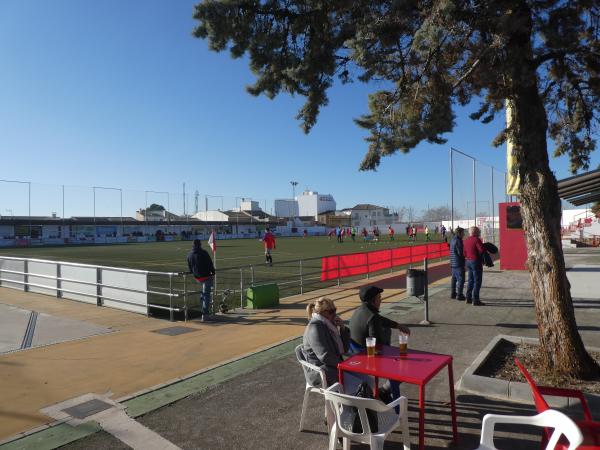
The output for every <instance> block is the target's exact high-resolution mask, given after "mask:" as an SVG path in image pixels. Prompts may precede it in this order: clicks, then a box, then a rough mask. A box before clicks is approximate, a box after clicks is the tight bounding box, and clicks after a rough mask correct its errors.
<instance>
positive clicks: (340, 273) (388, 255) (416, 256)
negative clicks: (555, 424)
mask: <svg viewBox="0 0 600 450" xmlns="http://www.w3.org/2000/svg"><path fill="white" fill-rule="evenodd" d="M449 254H450V251H449V248H448V244H447V243H445V242H442V243H432V244H423V245H411V246H406V247H398V248H388V249H384V250H375V251H372V252H364V253H350V254H347V255H333V256H326V257H324V258H322V259H321V281H326V280H335V279H337V278H346V277H352V276H356V275H363V274H366V273H372V272H377V271H379V270H385V269H389V268H391V267H397V266H404V265H408V264H411V263H413V264H414V263H417V262H422V261H423V260H424V259H425V258H427V259H436V258H443V257H445V256H448V255H449Z"/></svg>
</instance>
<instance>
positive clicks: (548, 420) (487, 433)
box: [477, 409, 583, 450]
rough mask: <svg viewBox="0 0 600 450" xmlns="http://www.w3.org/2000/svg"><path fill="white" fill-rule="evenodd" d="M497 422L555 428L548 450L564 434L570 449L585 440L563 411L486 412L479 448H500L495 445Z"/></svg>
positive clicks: (488, 449)
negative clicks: (515, 413)
mask: <svg viewBox="0 0 600 450" xmlns="http://www.w3.org/2000/svg"><path fill="white" fill-rule="evenodd" d="M497 423H511V424H519V425H534V426H538V427H545V428H553V429H554V432H553V433H552V436H550V439H549V440H548V445H547V446H546V450H552V449H554V447H556V444H557V443H558V440H559V439H560V437H561V436H562V435H564V436H565V437H566V438H567V440H568V441H569V450H574V449H576V448H577V447H579V445H580V444H581V443H582V442H583V435H582V434H581V431H579V428H578V427H577V425H576V424H575V422H573V421H572V420H571V419H569V418H568V417H567V416H565V415H564V414H563V413H561V412H558V411H555V410H553V409H548V410H546V411H544V412H543V413H541V414H538V415H537V416H503V415H502V416H501V415H497V414H486V415H485V416H484V418H483V424H482V426H481V440H480V445H479V447H478V448H477V450H498V449H497V448H496V447H494V427H495V426H496V424H497Z"/></svg>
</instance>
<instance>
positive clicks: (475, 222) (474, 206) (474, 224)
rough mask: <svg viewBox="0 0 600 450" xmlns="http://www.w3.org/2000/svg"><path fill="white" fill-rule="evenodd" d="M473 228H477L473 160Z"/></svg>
mask: <svg viewBox="0 0 600 450" xmlns="http://www.w3.org/2000/svg"><path fill="white" fill-rule="evenodd" d="M473 218H474V222H473V226H474V227H476V226H477V187H476V181H475V159H473Z"/></svg>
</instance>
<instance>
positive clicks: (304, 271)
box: [0, 234, 440, 308]
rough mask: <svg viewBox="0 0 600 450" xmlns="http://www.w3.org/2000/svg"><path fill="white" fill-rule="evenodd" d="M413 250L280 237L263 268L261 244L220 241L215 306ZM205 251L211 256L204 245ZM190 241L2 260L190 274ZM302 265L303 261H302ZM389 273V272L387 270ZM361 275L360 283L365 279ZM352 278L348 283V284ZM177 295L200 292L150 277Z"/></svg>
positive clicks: (290, 291)
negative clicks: (383, 253) (351, 263)
mask: <svg viewBox="0 0 600 450" xmlns="http://www.w3.org/2000/svg"><path fill="white" fill-rule="evenodd" d="M419 238H420V240H418V241H417V242H416V243H415V245H421V244H424V243H425V242H424V236H422V235H421V236H419ZM431 242H440V239H439V236H436V235H433V236H432V241H431ZM406 245H411V243H410V242H409V241H408V238H407V236H406V235H398V234H397V235H396V239H395V240H394V241H390V239H389V237H388V236H387V235H385V236H382V237H381V238H380V240H379V242H372V241H367V242H365V241H363V239H362V237H358V236H357V237H356V241H355V242H353V241H352V240H351V239H345V241H344V242H343V243H338V242H337V241H336V239H335V238H331V239H329V238H328V237H326V236H315V237H307V238H302V237H288V238H278V239H277V248H276V249H275V250H273V266H272V267H271V266H268V265H266V264H265V258H264V247H263V243H262V242H261V241H260V240H259V239H231V240H227V239H223V240H218V241H217V254H216V258H214V259H216V266H217V296H216V298H215V302H216V303H218V302H220V301H221V300H222V298H223V297H222V292H223V291H224V290H225V289H230V290H232V291H233V292H231V294H230V295H229V296H228V297H227V299H226V303H227V304H228V305H229V306H230V308H234V307H236V306H239V305H240V303H241V302H244V297H245V294H244V291H245V289H246V288H248V287H249V286H251V285H256V284H264V283H271V282H277V283H278V285H279V290H280V296H281V297H286V296H289V295H294V294H298V293H300V292H301V291H302V292H307V291H311V290H314V289H321V288H324V287H327V286H332V285H334V284H336V283H337V280H332V281H327V282H322V281H321V280H320V275H321V259H320V258H321V257H323V256H328V255H336V254H346V253H357V252H367V251H375V250H381V249H386V248H393V247H400V246H406ZM203 246H204V247H205V248H206V249H207V250H209V251H210V249H209V248H208V246H207V244H206V242H204V243H203ZM191 247H192V242H191V241H174V242H153V243H139V244H137V243H136V244H111V245H85V246H80V245H73V246H57V247H31V248H12V249H0V256H17V257H24V258H38V259H49V260H54V261H65V262H77V263H85V264H92V265H101V266H111V267H125V268H130V269H141V270H148V271H156V272H186V271H187V270H188V268H187V263H186V257H187V254H188V253H189V251H190V250H191ZM299 260H302V262H300V261H299ZM386 270H389V269H386ZM363 277H364V275H360V276H358V277H354V279H356V278H363ZM349 280H350V279H345V281H349ZM171 289H172V290H173V292H175V293H181V292H190V291H194V290H197V289H198V284H196V282H195V281H194V280H193V278H191V277H189V276H187V277H185V280H184V277H182V276H177V277H172V279H171V280H169V278H168V277H165V276H162V275H157V274H150V275H149V276H148V290H149V291H155V292H170V291H171ZM148 301H149V303H150V304H160V305H168V304H169V301H168V297H166V296H164V295H157V294H152V293H151V294H149V296H148ZM187 301H188V303H189V302H193V303H198V294H197V293H192V294H189V295H188V296H187ZM183 302H184V299H183V298H182V297H179V298H174V300H173V305H174V306H181V305H182V304H183Z"/></svg>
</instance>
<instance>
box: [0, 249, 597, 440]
mask: <svg viewBox="0 0 600 450" xmlns="http://www.w3.org/2000/svg"><path fill="white" fill-rule="evenodd" d="M599 257H600V254H598V253H592V254H590V255H584V256H583V257H582V256H581V255H575V256H573V257H569V258H568V264H569V266H570V267H572V268H575V269H576V270H574V271H572V273H571V274H570V275H569V276H570V277H573V275H575V278H571V279H572V282H573V283H575V284H576V285H581V284H582V283H584V285H585V286H588V287H587V288H585V289H584V290H583V291H582V292H581V294H582V295H580V296H579V297H578V298H576V301H575V311H576V315H577V320H578V325H579V329H580V333H581V335H582V337H583V339H584V342H585V343H586V345H591V346H600V333H598V331H600V327H599V326H598V324H599V323H600V301H599V300H598V298H597V297H594V296H593V294H594V293H597V292H600V289H594V286H596V285H597V284H598V281H596V278H597V274H596V273H595V272H594V271H590V270H589V267H588V266H589V265H591V266H592V268H597V267H599V266H600V258H599ZM582 266H584V267H583V268H584V269H586V270H577V269H581V268H582ZM581 274H584V275H583V279H577V277H579V276H580V275H581ZM585 274H587V275H588V276H587V277H586V276H585ZM381 283H382V282H381V281H378V284H381ZM387 283H388V285H389V286H391V287H396V288H397V290H396V291H392V290H390V291H386V294H387V295H389V296H388V297H387V301H388V304H387V305H386V307H385V309H386V312H387V313H388V315H390V316H391V317H393V318H395V319H397V320H399V321H402V322H404V323H408V324H413V325H411V328H412V338H411V346H415V347H417V348H419V349H423V350H429V351H436V352H440V353H449V354H452V355H453V356H454V372H455V378H456V379H458V378H459V377H460V375H461V374H462V373H463V371H464V370H465V369H466V368H467V367H468V366H469V365H470V363H471V362H472V361H473V359H474V358H475V356H476V355H477V354H478V353H479V352H480V351H481V350H482V349H483V348H484V347H485V346H486V345H487V343H488V342H489V341H490V340H491V339H492V338H493V337H494V336H496V335H497V334H512V335H520V336H532V337H535V336H536V334H537V330H536V326H535V311H534V308H533V302H532V300H531V294H530V287H529V274H528V273H521V272H500V271H498V270H491V271H486V274H485V275H484V288H483V289H482V300H483V301H484V302H486V306H484V307H473V306H469V305H465V304H464V303H462V302H457V301H453V300H449V299H448V296H447V291H446V288H445V287H444V288H441V287H437V288H436V287H435V286H434V287H432V289H431V292H432V299H431V320H432V321H433V322H434V325H433V326H431V327H421V326H419V325H418V322H419V321H420V320H421V319H422V307H421V305H419V304H418V303H417V302H414V301H412V300H411V299H404V300H402V301H400V302H399V303H390V302H391V301H393V300H399V299H400V298H401V297H402V290H401V288H398V286H400V285H401V284H402V281H401V280H392V281H388V282H387ZM0 291H1V290H0ZM584 294H585V295H584ZM0 295H1V294H0ZM588 295H589V296H588ZM331 296H334V297H335V298H336V299H337V300H336V302H337V304H338V309H339V310H341V311H344V312H345V314H346V317H347V316H348V314H349V313H350V311H351V308H352V307H353V305H354V306H355V305H356V303H357V298H356V287H352V288H346V289H343V290H332V291H331ZM306 301H308V299H303V300H302V301H301V300H296V299H290V301H289V303H288V302H286V303H285V305H284V306H283V307H282V308H280V309H279V311H280V312H279V313H277V314H276V313H275V311H263V312H260V313H258V314H249V315H248V316H243V317H240V318H237V319H236V323H217V324H211V325H203V324H195V323H192V324H189V323H188V324H186V325H185V326H189V327H192V328H197V331H194V332H192V333H188V334H183V335H180V336H175V337H170V336H160V339H158V338H149V337H148V336H149V335H153V333H150V332H149V331H150V330H151V329H155V328H159V327H160V328H164V327H168V326H170V325H171V324H170V323H168V322H164V321H155V320H153V319H146V318H144V317H139V316H134V315H131V320H132V323H128V322H127V321H124V322H123V323H122V325H121V327H120V329H121V330H122V331H120V332H119V333H112V334H111V335H109V336H102V337H95V338H90V339H86V340H84V341H81V342H86V341H89V342H92V341H95V340H107V338H109V337H112V336H113V335H117V334H125V333H130V334H129V335H128V336H129V338H130V340H131V341H130V342H129V345H132V346H135V348H136V350H138V351H140V350H141V346H139V345H138V343H136V342H134V341H133V339H134V338H135V339H152V341H151V344H150V345H148V346H146V353H147V354H146V355H145V357H143V358H139V356H135V355H137V353H136V352H133V354H132V356H133V357H135V359H134V362H135V364H134V366H135V367H136V369H135V370H136V371H138V372H136V373H143V372H144V370H154V371H158V372H160V373H161V374H162V375H164V374H165V373H170V372H171V371H172V370H174V369H173V368H172V367H165V365H164V357H163V359H162V361H163V362H162V364H161V363H157V362H156V361H157V360H156V359H155V358H154V356H153V355H154V354H155V353H156V350H157V349H159V348H160V349H165V348H170V349H171V351H172V352H173V354H174V355H173V356H174V360H176V361H177V362H178V363H179V364H181V365H182V366H184V367H183V369H182V371H183V372H185V371H186V370H187V373H190V370H189V369H188V368H187V367H188V366H187V361H185V356H187V357H188V358H192V359H193V360H194V361H193V362H194V363H195V367H196V370H198V369H197V368H198V367H199V366H201V367H206V366H208V365H211V364H214V363H211V361H223V360H224V359H225V356H226V355H223V354H221V355H220V357H218V356H217V355H214V354H213V351H212V350H211V349H210V348H206V347H209V346H210V345H217V346H220V347H219V348H221V349H227V350H228V351H231V349H232V348H233V349H235V348H237V347H244V348H246V347H245V346H246V344H247V342H246V341H251V342H252V343H253V344H254V346H255V347H256V346H258V345H259V343H260V342H261V336H259V335H260V334H261V333H262V334H269V336H270V337H273V336H275V338H281V337H282V336H283V335H284V333H283V332H282V330H281V328H284V329H289V330H290V333H289V334H288V336H291V335H296V336H298V335H300V334H301V332H302V330H303V328H304V325H305V323H306V322H305V319H304V318H303V307H304V303H303V302H306ZM86 306H87V305H86ZM92 310H93V311H95V312H96V313H99V312H103V313H104V311H109V310H103V309H101V308H96V309H92ZM127 317H130V316H129V315H128V316H127ZM138 321H139V322H141V323H137V322H138ZM134 322H135V323H134ZM147 322H150V323H152V324H157V326H156V327H155V328H154V327H153V326H150V325H147ZM177 325H182V324H181V323H178V324H177ZM230 328H236V329H238V330H240V331H239V332H238V333H240V335H241V336H243V337H244V340H241V341H240V340H239V338H238V340H237V341H236V340H234V337H233V336H230V335H229V333H233V332H231V331H230ZM217 329H218V331H219V333H218V334H217V333H216V331H217ZM202 332H204V333H205V334H204V338H203V339H202V340H194V342H193V343H190V342H188V339H192V336H195V337H194V339H199V337H200V333H202ZM137 333H139V334H137ZM154 334H155V333H154ZM215 336H216V337H218V339H215V340H214V341H213V340H212V339H214V338H215ZM161 339H162V340H161ZM223 339H224V342H225V343H226V344H225V345H221V343H220V341H221V340H223ZM280 340H283V339H280ZM273 341H274V339H271V340H270V342H273ZM120 342H121V344H122V345H128V344H127V340H125V341H120ZM124 342H125V343H124ZM165 342H166V344H165ZM173 342H176V344H177V345H172V344H171V343H173ZM297 342H298V341H297V340H296V341H290V342H288V343H287V344H285V345H281V346H278V347H274V348H272V349H270V350H267V351H264V352H260V353H256V354H254V355H253V356H250V357H247V358H244V359H241V360H238V361H235V362H233V363H231V364H226V365H223V366H220V367H218V368H216V369H214V370H208V371H205V372H202V373H200V374H198V375H197V376H194V377H192V378H190V379H187V380H185V381H183V382H181V383H177V384H174V385H171V386H167V387H164V388H162V389H156V390H154V391H151V392H148V393H147V394H144V395H140V396H139V397H136V398H133V399H130V400H125V401H123V404H124V406H125V407H126V408H127V413H128V415H129V416H130V417H132V418H136V420H137V421H138V422H140V423H141V424H142V425H144V426H145V427H147V428H149V429H151V430H153V431H154V432H156V433H158V434H159V435H160V436H162V437H163V438H165V439H167V440H168V441H170V442H172V443H173V444H174V445H176V446H178V447H180V448H186V449H187V448H190V449H191V448H198V449H206V448H223V449H253V448H265V449H279V448H286V449H305V448H326V447H327V436H326V434H325V427H324V425H323V423H322V400H321V399H319V398H315V399H314V400H313V401H312V402H311V407H310V410H309V414H308V418H309V420H308V424H307V425H308V430H309V431H307V432H303V433H299V432H298V431H297V427H298V421H299V415H300V407H301V403H302V394H303V385H304V381H303V377H302V374H301V371H300V369H299V367H298V365H297V362H296V361H295V360H294V357H293V356H292V349H293V346H294V345H296V343H297ZM65 345H71V343H65V344H59V345H57V346H51V347H47V348H45V350H48V349H51V348H53V347H61V346H65ZM169 345H170V347H169ZM236 346H237V347H236ZM95 348H96V349H97V347H95ZM111 348H112V349H113V350H114V349H115V346H111ZM150 348H152V350H153V351H152V352H149V351H148V349H150ZM182 349H183V350H182ZM79 351H80V353H81V351H82V350H81V349H79ZM32 352H36V349H33V350H28V351H25V352H20V353H21V354H25V353H32ZM249 352H250V350H246V353H249ZM121 353H125V354H126V355H127V354H129V351H128V350H127V349H119V350H118V352H117V353H116V356H113V358H112V359H117V360H119V359H120V358H121V357H122V356H121ZM242 353H243V351H242V352H240V353H239V354H242ZM180 355H183V356H180ZM9 356H14V355H9ZM91 356H92V355H90V356H89V358H91ZM169 357H171V355H170V354H169ZM4 358H5V357H2V358H0V364H1V363H2V360H3V359H4ZM103 358H104V359H105V361H108V360H109V359H111V358H108V356H106V357H103ZM211 358H212V359H211ZM30 359H31V358H30ZM87 359H88V358H84V359H83V361H84V362H83V364H84V365H85V366H86V367H87V365H88V364H92V366H94V367H96V366H95V365H94V364H93V363H91V362H88V360H87ZM146 360H151V361H153V362H154V367H153V368H151V367H149V366H147V365H146V364H145V361H146ZM68 364H70V363H68ZM138 366H139V367H138ZM193 366H194V364H192V367H193ZM122 370H130V369H129V366H128V365H125V364H124V363H123V369H122ZM175 372H177V371H175ZM113 375H114V378H113V384H114V386H121V385H122V384H123V383H125V381H127V380H124V379H122V377H121V376H119V374H113ZM444 375H445V374H442V375H440V376H437V377H435V378H434V379H433V380H432V382H431V383H430V384H429V385H428V388H427V416H426V421H427V422H426V423H427V425H426V444H427V448H431V449H437V448H447V447H448V446H449V444H450V436H451V430H450V420H449V407H448V388H447V378H446V377H445V376H444ZM152 376H153V374H148V375H147V377H148V379H150V378H152ZM75 379H76V380H78V381H79V382H83V380H82V379H80V378H77V377H75ZM144 379H145V380H146V381H148V379H146V378H144ZM103 382H105V381H103ZM0 389H2V387H0ZM36 392H38V394H39V392H40V391H39V390H38V391H36ZM88 392H102V391H98V390H96V391H92V390H88ZM6 393H7V394H8V393H9V392H8V391H7V392H6ZM402 393H403V395H406V396H408V398H409V402H410V423H411V434H412V440H413V444H415V443H416V442H417V441H416V439H417V435H416V431H417V407H416V406H417V403H416V399H417V398H418V397H417V391H416V389H415V388H414V387H412V386H409V385H406V384H403V385H402ZM0 395H5V392H4V391H0ZM119 395H123V394H117V393H116V392H115V393H114V395H113V398H115V399H118V398H119ZM71 396H74V395H71ZM64 398H68V397H63V398H62V399H60V400H63V399H64ZM177 400H178V401H177ZM457 400H458V412H459V432H460V437H461V442H460V445H459V448H460V449H465V450H466V449H472V448H475V447H477V443H478V438H479V430H480V427H481V418H482V416H483V415H484V414H486V413H489V412H496V413H504V414H532V413H533V409H532V407H531V406H528V405H519V404H514V403H509V402H505V401H497V400H494V399H489V398H484V397H481V396H476V395H470V394H466V393H458V397H457ZM173 402H175V403H173ZM50 403H51V402H48V403H47V404H50ZM161 405H169V406H168V407H164V408H160V406H161ZM31 409H33V408H31ZM31 409H30V410H31ZM598 410H600V409H598ZM598 410H597V411H598ZM597 419H598V417H597ZM98 430H99V427H98V426H95V427H94V426H93V425H90V426H88V427H87V428H86V427H83V426H80V427H77V428H72V427H68V426H67V425H64V426H61V425H59V426H57V427H54V428H52V429H49V430H46V431H44V432H42V433H38V434H35V435H32V436H31V437H30V438H27V439H23V440H21V441H17V442H14V443H13V444H8V445H6V446H3V447H2V450H5V449H6V450H9V449H16V448H54V447H56V446H60V445H61V444H65V443H66V442H69V441H71V440H74V439H77V437H81V436H86V435H89V434H90V433H92V432H94V431H98ZM499 435H500V439H499V440H498V441H497V443H498V445H499V446H500V447H501V448H511V449H519V450H520V449H525V448H538V442H539V441H538V436H537V435H535V434H532V433H531V430H519V431H517V432H514V431H513V432H511V433H509V432H507V431H506V429H501V430H500V433H499ZM399 438H400V435H398V434H393V435H392V436H391V438H390V441H389V442H388V443H387V444H386V448H401V446H400V443H399V441H400V439H399ZM66 448H70V449H86V450H87V449H105V448H111V449H112V448H115V449H120V448H127V447H126V446H124V445H123V444H122V443H121V442H120V441H118V440H116V439H115V438H113V437H111V436H110V435H109V434H107V433H104V432H101V433H96V434H93V435H92V436H90V437H87V438H85V439H83V440H80V441H77V442H74V443H72V444H70V445H68V446H67V447H66ZM357 448H358V447H357ZM362 448H365V447H362Z"/></svg>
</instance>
